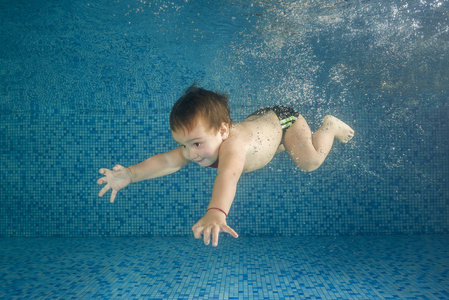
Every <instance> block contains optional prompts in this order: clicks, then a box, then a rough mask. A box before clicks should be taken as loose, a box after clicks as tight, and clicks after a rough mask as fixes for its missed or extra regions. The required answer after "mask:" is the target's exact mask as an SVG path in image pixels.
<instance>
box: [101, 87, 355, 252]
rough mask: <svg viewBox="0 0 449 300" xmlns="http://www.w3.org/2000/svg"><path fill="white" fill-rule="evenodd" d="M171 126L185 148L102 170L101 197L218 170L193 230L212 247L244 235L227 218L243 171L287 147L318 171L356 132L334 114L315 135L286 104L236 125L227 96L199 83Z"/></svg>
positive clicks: (295, 158) (293, 156) (178, 108)
mask: <svg viewBox="0 0 449 300" xmlns="http://www.w3.org/2000/svg"><path fill="white" fill-rule="evenodd" d="M170 129H171V132H172V136H173V138H174V139H175V141H176V142H178V143H179V144H180V147H177V148H175V149H173V150H171V151H169V152H166V153H161V154H157V155H155V156H152V157H150V158H149V159H147V160H145V161H143V162H141V163H139V164H137V165H134V166H130V167H128V168H125V167H123V166H120V165H116V166H115V167H114V168H113V169H112V170H108V169H100V171H99V172H100V173H101V174H103V175H104V176H105V177H103V178H100V179H98V181H97V183H98V184H104V183H106V185H105V186H104V187H103V188H102V189H101V191H100V193H99V196H100V197H102V196H103V195H104V194H105V193H106V192H107V191H108V190H110V189H112V193H111V203H112V202H114V199H115V197H116V195H117V192H118V191H119V190H120V189H123V188H124V187H126V186H127V185H129V184H130V183H133V182H138V181H142V180H146V179H152V178H156V177H161V176H164V175H168V174H171V173H174V172H176V171H178V170H179V169H181V168H182V167H184V166H186V165H187V164H188V163H190V162H196V163H198V164H199V165H200V166H202V167H212V168H217V169H218V172H217V176H216V178H215V181H214V186H213V190H212V197H211V200H210V202H209V206H208V208H207V210H206V214H205V215H204V217H203V218H201V219H200V220H199V221H198V222H197V223H196V224H195V225H194V226H193V228H192V230H193V233H194V235H195V238H197V239H200V238H201V236H203V239H204V244H206V245H208V244H209V243H210V238H211V235H212V245H213V246H217V245H218V237H219V233H220V232H226V233H229V234H230V235H232V236H233V237H235V238H237V237H238V234H237V233H236V232H235V231H234V230H233V229H232V228H231V227H229V226H228V225H227V223H226V218H227V216H228V215H227V214H228V212H229V210H230V208H231V205H232V202H233V201H234V197H235V193H236V189H237V182H238V181H239V178H240V176H241V175H242V173H247V172H252V171H255V170H257V169H260V168H262V167H264V166H265V165H267V164H268V163H269V162H270V161H271V160H272V159H273V157H274V155H275V154H277V153H280V152H282V151H284V150H285V151H287V153H288V155H289V156H290V158H291V159H292V160H293V162H294V163H295V164H296V165H297V166H298V167H299V168H301V169H302V170H304V171H313V170H315V169H317V168H318V167H319V166H320V165H321V164H322V163H323V161H324V160H325V158H326V157H327V155H328V154H329V151H330V149H331V148H332V144H333V141H334V138H336V139H337V140H339V141H341V142H343V143H347V142H348V141H349V140H350V139H351V138H352V137H353V136H354V131H353V130H352V129H351V128H350V127H349V126H348V125H346V124H345V123H343V122H342V121H340V120H339V119H337V118H335V117H333V116H330V115H328V116H325V117H324V119H323V124H322V125H321V127H320V128H319V129H318V130H317V131H316V132H314V133H313V134H312V132H311V130H310V128H309V125H307V122H306V120H305V119H304V118H303V116H301V114H299V113H298V112H296V111H295V110H294V109H292V108H289V107H286V106H274V107H267V108H262V109H260V110H258V111H256V112H254V113H253V114H251V115H250V116H249V117H248V118H247V119H246V120H245V121H243V122H241V123H234V124H233V123H232V121H231V118H230V107H229V104H228V98H227V96H226V95H222V94H218V93H216V92H212V91H208V90H205V89H203V88H199V87H196V86H194V85H193V86H191V87H190V88H188V89H187V90H186V91H185V93H184V95H182V96H181V98H179V99H178V101H177V102H176V103H175V105H174V106H173V108H172V111H171V114H170Z"/></svg>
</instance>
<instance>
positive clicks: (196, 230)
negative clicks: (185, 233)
mask: <svg viewBox="0 0 449 300" xmlns="http://www.w3.org/2000/svg"><path fill="white" fill-rule="evenodd" d="M192 230H193V235H194V236H195V238H196V239H201V236H202V237H203V241H204V244H205V245H209V244H210V238H211V235H212V246H214V247H217V246H218V239H219V236H220V231H222V232H226V233H228V234H230V235H232V236H233V237H234V238H238V236H239V235H238V234H237V232H235V231H234V230H233V229H232V228H231V227H229V226H227V225H224V226H219V225H214V226H197V227H193V228H192Z"/></svg>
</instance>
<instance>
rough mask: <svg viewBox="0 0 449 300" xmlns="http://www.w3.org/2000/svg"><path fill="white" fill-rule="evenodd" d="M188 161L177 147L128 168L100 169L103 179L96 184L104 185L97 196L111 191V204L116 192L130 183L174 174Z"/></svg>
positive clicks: (118, 166)
mask: <svg viewBox="0 0 449 300" xmlns="http://www.w3.org/2000/svg"><path fill="white" fill-rule="evenodd" d="M189 162H190V161H189V160H187V159H186V158H185V157H184V156H183V154H182V148H181V147H178V148H176V149H174V150H172V151H169V152H166V153H161V154H157V155H155V156H152V157H150V158H149V159H147V160H145V161H143V162H141V163H139V164H137V165H134V166H130V167H128V168H125V167H123V166H120V165H117V166H115V167H114V168H113V169H112V170H108V169H100V171H99V172H100V174H103V175H105V177H103V178H100V179H98V181H97V183H98V184H104V183H106V185H105V186H104V187H103V188H102V189H101V191H100V193H99V194H98V195H99V196H100V197H102V196H103V195H104V194H105V193H106V192H107V191H108V190H110V189H112V193H111V203H112V202H114V199H115V197H116V195H117V192H118V191H119V190H121V189H123V188H124V187H126V186H128V185H129V184H130V183H132V182H138V181H142V180H146V179H152V178H157V177H161V176H165V175H168V174H171V173H174V172H176V171H178V170H179V169H181V168H182V167H184V166H185V165H187V164H188V163H189Z"/></svg>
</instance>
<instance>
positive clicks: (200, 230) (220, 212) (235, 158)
mask: <svg viewBox="0 0 449 300" xmlns="http://www.w3.org/2000/svg"><path fill="white" fill-rule="evenodd" d="M223 150H225V149H221V151H220V152H224V153H220V163H219V166H218V173H217V177H216V178H215V181H214V187H213V190H212V198H211V200H210V202H209V206H208V210H207V212H206V214H205V215H204V217H203V218H201V219H200V220H199V221H198V222H197V223H196V224H195V225H194V226H193V228H192V230H193V233H194V235H195V238H197V239H200V238H201V235H203V238H204V244H206V245H209V243H210V236H211V234H212V246H217V245H218V236H219V233H220V231H223V232H226V233H229V234H230V235H232V236H233V237H235V238H237V237H238V234H237V233H236V232H235V231H234V230H233V229H232V228H231V227H229V226H228V224H227V223H226V217H227V214H228V212H229V210H230V209H231V205H232V202H233V201H234V197H235V193H236V190H237V182H238V181H239V179H240V175H241V174H242V172H243V167H244V164H245V155H244V154H245V153H244V151H241V149H239V150H240V151H223ZM234 150H236V149H234Z"/></svg>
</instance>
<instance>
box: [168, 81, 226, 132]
mask: <svg viewBox="0 0 449 300" xmlns="http://www.w3.org/2000/svg"><path fill="white" fill-rule="evenodd" d="M230 112H231V109H230V107H229V103H228V96H227V95H225V94H220V93H217V92H212V91H208V90H206V89H203V88H200V87H197V86H195V84H193V85H192V86H190V87H189V88H188V89H187V90H185V92H184V94H183V95H182V96H181V97H180V98H179V99H178V101H176V103H175V104H174V105H173V108H172V110H171V113H170V129H171V130H172V131H173V132H178V131H180V130H183V129H187V130H188V131H190V130H192V129H193V127H194V126H195V125H196V124H197V122H198V119H199V118H202V120H203V121H204V122H205V124H204V126H206V129H207V130H212V129H213V130H216V131H218V130H219V129H220V127H221V124H222V123H223V122H224V123H228V124H229V125H231V124H232V120H231V116H230Z"/></svg>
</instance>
